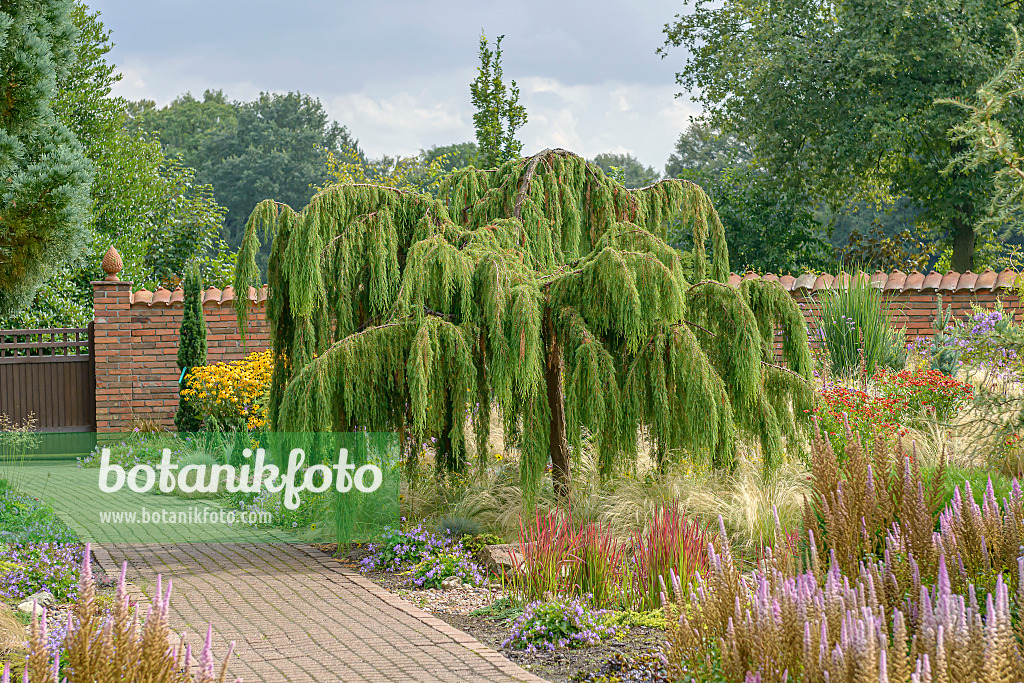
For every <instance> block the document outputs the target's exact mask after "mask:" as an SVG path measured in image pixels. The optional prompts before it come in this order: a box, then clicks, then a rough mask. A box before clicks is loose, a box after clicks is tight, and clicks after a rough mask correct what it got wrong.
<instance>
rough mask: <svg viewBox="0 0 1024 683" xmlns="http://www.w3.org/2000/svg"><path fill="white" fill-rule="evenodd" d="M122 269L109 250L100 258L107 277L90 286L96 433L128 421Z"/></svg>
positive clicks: (129, 372)
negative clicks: (119, 275) (120, 276)
mask: <svg viewBox="0 0 1024 683" xmlns="http://www.w3.org/2000/svg"><path fill="white" fill-rule="evenodd" d="M122 267H123V266H122V263H121V256H120V255H119V254H118V253H117V250H116V249H114V247H111V248H110V249H109V250H108V251H107V253H106V255H104V257H103V270H104V272H106V273H107V277H106V278H104V279H103V280H98V281H95V282H93V283H92V302H93V316H94V318H95V321H94V322H95V324H94V327H93V348H94V353H93V358H94V359H95V360H94V363H95V378H96V431H97V432H115V431H121V430H125V429H127V428H128V427H129V426H130V425H131V420H132V412H133V411H132V384H133V368H132V363H133V357H132V356H133V354H132V333H131V296H132V283H131V282H125V281H124V280H121V279H120V278H119V277H118V273H120V272H121V269H122Z"/></svg>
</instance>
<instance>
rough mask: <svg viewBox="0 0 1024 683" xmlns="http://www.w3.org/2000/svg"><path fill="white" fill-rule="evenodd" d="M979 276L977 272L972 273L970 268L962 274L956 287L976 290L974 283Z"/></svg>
mask: <svg viewBox="0 0 1024 683" xmlns="http://www.w3.org/2000/svg"><path fill="white" fill-rule="evenodd" d="M979 277H980V276H979V275H978V274H977V273H972V272H971V271H969V270H968V271H967V272H966V273H963V274H961V275H960V281H959V282H958V283H957V285H956V288H957V289H969V290H971V291H974V285H975V283H976V282H977V281H978V278H979Z"/></svg>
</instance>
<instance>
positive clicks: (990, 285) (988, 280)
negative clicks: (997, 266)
mask: <svg viewBox="0 0 1024 683" xmlns="http://www.w3.org/2000/svg"><path fill="white" fill-rule="evenodd" d="M998 279H999V273H997V272H995V271H994V270H986V271H985V272H984V273H982V274H981V275H979V276H978V281H977V282H975V283H974V290H975V291H977V290H979V289H995V286H996V281H997V280H998Z"/></svg>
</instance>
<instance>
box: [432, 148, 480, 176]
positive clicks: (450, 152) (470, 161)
mask: <svg viewBox="0 0 1024 683" xmlns="http://www.w3.org/2000/svg"><path fill="white" fill-rule="evenodd" d="M422 154H423V160H424V161H426V162H427V163H430V162H431V161H433V160H435V159H439V160H440V161H441V167H442V168H443V169H444V170H445V171H457V170H459V169H460V168H466V167H467V166H476V165H478V163H479V156H480V149H479V148H478V147H477V146H476V143H475V142H457V143H455V144H451V145H434V146H432V147H431V148H430V149H426V150H423V152H422Z"/></svg>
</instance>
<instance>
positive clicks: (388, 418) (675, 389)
mask: <svg viewBox="0 0 1024 683" xmlns="http://www.w3.org/2000/svg"><path fill="white" fill-rule="evenodd" d="M670 225H672V226H675V227H676V229H678V227H679V226H682V229H684V230H688V231H690V232H691V233H692V235H693V242H692V243H693V245H694V248H693V250H692V252H690V253H685V254H684V253H680V252H678V251H676V250H675V249H673V248H671V247H670V246H668V245H667V244H666V242H665V237H666V232H667V230H668V228H669V226H670ZM261 237H262V238H263V239H273V248H272V254H271V258H270V268H269V272H268V279H269V288H270V291H269V297H268V308H267V317H268V321H269V324H270V329H271V337H272V342H273V350H274V355H275V365H274V378H273V384H272V387H271V395H270V409H269V410H270V415H269V418H270V424H271V427H272V429H274V430H280V431H340V430H352V429H367V430H372V431H394V432H397V433H398V434H399V436H400V441H401V443H403V444H404V448H405V449H406V456H407V457H409V458H415V457H416V454H418V453H420V452H421V451H422V445H423V444H424V442H426V441H427V440H429V439H431V438H435V439H436V440H437V444H438V446H437V449H436V452H437V463H438V467H439V468H442V469H444V470H449V471H462V470H463V469H464V468H465V467H466V466H467V465H468V462H467V459H468V458H467V448H466V444H465V443H464V441H465V439H464V436H463V434H464V433H465V432H466V431H468V430H467V429H466V425H467V420H469V422H471V423H472V427H473V433H474V435H475V440H476V444H477V447H476V453H477V457H478V458H480V459H481V462H482V461H483V458H485V457H486V454H487V450H486V448H485V445H486V439H487V436H488V434H489V431H490V427H491V425H490V416H491V412H492V410H491V409H492V406H493V405H495V404H496V406H497V407H498V408H499V410H498V413H499V414H500V415H501V416H502V419H503V421H504V427H505V436H506V441H509V440H511V441H512V442H513V443H515V444H516V445H518V447H519V449H520V452H521V455H522V457H521V475H522V482H523V485H524V489H525V490H527V491H532V490H534V489H535V487H536V484H537V482H538V480H539V476H540V473H541V472H542V471H543V470H544V468H545V467H546V466H547V464H548V462H549V461H550V463H551V465H552V471H553V473H554V483H555V488H556V491H557V492H558V493H560V494H562V495H565V494H567V492H568V484H569V480H570V460H571V455H572V452H573V450H574V449H579V448H580V447H581V446H582V444H583V441H584V439H590V440H592V442H593V444H594V447H595V448H596V452H597V453H598V454H599V455H600V462H601V469H602V473H603V474H605V475H607V474H610V473H611V472H612V471H613V469H614V468H615V465H616V463H617V462H618V461H619V460H620V459H621V460H623V461H625V462H629V459H630V458H633V457H635V456H636V454H637V448H638V445H637V444H638V437H639V436H640V435H641V434H644V435H646V438H647V440H648V442H649V443H651V444H652V447H653V452H654V453H655V456H656V457H657V458H658V459H659V460H660V461H661V462H665V461H666V459H667V458H670V457H674V456H675V455H676V454H678V453H681V452H682V453H687V454H688V455H690V456H691V457H696V458H706V459H709V460H710V461H711V462H712V463H713V464H714V465H715V466H717V467H727V466H729V465H730V464H731V463H732V462H733V461H734V456H735V450H736V442H737V439H739V438H744V437H746V438H750V439H753V440H756V441H759V442H760V445H761V447H762V451H763V453H764V456H765V458H764V460H765V463H766V468H770V467H772V466H773V464H774V463H775V462H777V460H778V458H779V456H780V453H781V450H782V447H783V439H784V438H785V437H787V436H791V435H793V434H794V433H795V429H796V426H797V423H798V420H797V417H798V416H801V415H802V414H803V409H804V408H805V407H809V404H810V401H811V400H812V393H811V391H810V385H809V382H808V379H809V376H810V371H811V360H810V352H809V348H808V345H807V331H806V326H805V324H804V320H803V316H802V315H801V314H800V311H799V309H798V308H797V307H796V305H795V303H794V302H793V301H792V300H791V298H790V297H789V295H788V294H787V293H786V292H785V291H783V290H782V288H781V287H779V286H778V285H775V284H772V283H767V282H762V281H759V280H750V281H748V282H745V283H744V286H743V287H742V288H734V287H730V286H729V285H727V284H724V281H725V279H726V277H727V274H728V270H729V268H728V253H727V249H726V246H725V244H726V242H725V235H724V234H723V230H722V226H721V223H720V222H719V220H718V217H717V215H716V213H715V211H714V209H713V208H712V206H711V204H710V202H709V201H708V198H707V196H706V195H705V194H704V193H703V192H702V191H701V190H700V188H698V187H697V186H696V185H693V184H692V183H688V182H685V181H679V180H664V181H661V182H658V183H655V184H654V185H651V186H649V187H645V188H641V189H638V190H626V189H625V188H623V187H622V186H621V185H619V184H617V183H616V182H614V181H613V180H611V179H610V178H608V177H607V176H605V174H604V173H603V171H601V169H600V168H599V167H597V166H595V165H594V164H590V163H587V162H586V161H585V160H583V159H581V158H580V157H578V156H576V155H574V154H571V153H569V152H566V151H564V150H558V149H555V150H545V151H543V152H541V153H539V154H537V155H535V156H533V157H529V158H525V159H517V160H514V161H509V162H506V163H505V164H504V165H502V166H501V167H500V168H497V169H494V170H489V171H483V170H478V169H473V168H468V169H465V170H462V171H458V172H455V173H453V174H452V175H451V176H449V177H448V178H447V179H446V181H445V184H444V186H443V191H442V193H441V196H440V198H432V197H430V196H427V195H422V194H417V193H412V192H405V191H399V190H396V189H393V188H389V187H382V186H377V185H367V184H361V185H355V184H350V185H335V186H331V187H328V188H327V189H325V190H323V191H322V192H320V193H319V194H317V195H316V196H315V197H313V199H312V200H311V201H310V203H309V205H308V206H306V207H305V208H304V209H303V210H302V211H298V212H297V211H295V210H293V209H292V208H290V207H288V206H286V205H283V204H279V203H277V202H274V201H269V200H268V201H264V202H263V203H261V204H260V205H258V206H257V207H256V209H255V211H254V212H253V213H252V215H251V217H250V218H249V222H248V226H247V231H246V234H245V238H244V241H243V243H242V246H241V251H240V253H239V262H238V269H237V274H236V288H239V291H244V290H243V289H241V288H246V287H249V286H256V285H258V284H259V281H258V277H259V271H258V270H257V268H256V262H255V257H256V254H257V253H258V252H259V247H260V243H259V240H260V238H261ZM238 315H239V325H240V327H241V328H242V330H243V334H244V328H245V322H246V308H245V307H244V306H240V307H239V308H238ZM780 328H781V330H782V332H783V338H784V344H783V359H784V363H783V364H782V365H775V364H773V352H772V347H771V340H772V339H773V338H774V335H775V333H776V330H778V329H780Z"/></svg>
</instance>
